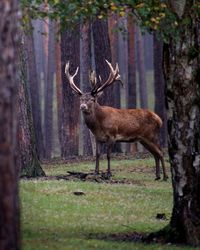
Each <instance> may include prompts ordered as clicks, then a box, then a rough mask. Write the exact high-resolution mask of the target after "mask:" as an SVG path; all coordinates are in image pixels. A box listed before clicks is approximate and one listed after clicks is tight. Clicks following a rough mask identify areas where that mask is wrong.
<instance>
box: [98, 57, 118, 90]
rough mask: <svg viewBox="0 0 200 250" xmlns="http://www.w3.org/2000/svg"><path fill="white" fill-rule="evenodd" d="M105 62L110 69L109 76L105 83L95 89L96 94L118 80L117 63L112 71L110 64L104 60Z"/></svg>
mask: <svg viewBox="0 0 200 250" xmlns="http://www.w3.org/2000/svg"><path fill="white" fill-rule="evenodd" d="M105 61H106V63H107V64H108V66H109V68H110V74H109V77H108V79H107V81H106V82H105V83H104V84H103V85H101V86H100V87H99V88H98V89H97V91H96V93H98V92H100V91H102V90H104V89H105V88H106V87H108V86H109V85H111V84H112V83H113V82H114V81H115V80H120V74H119V66H118V63H116V66H115V69H113V67H112V64H111V63H110V62H109V61H108V60H105Z"/></svg>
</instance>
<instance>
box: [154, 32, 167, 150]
mask: <svg viewBox="0 0 200 250" xmlns="http://www.w3.org/2000/svg"><path fill="white" fill-rule="evenodd" d="M153 52H154V55H153V57H154V93H155V108H154V110H155V112H156V114H158V115H159V116H160V118H161V119H162V121H163V126H162V128H161V133H160V135H161V138H160V144H161V146H162V147H166V144H167V114H166V108H165V81H164V76H163V67H162V65H163V63H162V61H163V42H162V41H161V40H158V39H157V37H156V33H154V36H153Z"/></svg>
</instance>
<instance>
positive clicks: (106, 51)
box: [92, 18, 119, 153]
mask: <svg viewBox="0 0 200 250" xmlns="http://www.w3.org/2000/svg"><path fill="white" fill-rule="evenodd" d="M92 29H93V38H94V57H95V65H96V75H97V76H99V75H100V76H101V79H102V81H103V82H105V81H106V80H107V79H108V76H109V72H110V71H109V67H108V65H107V63H106V61H105V59H107V60H108V61H109V62H111V48H110V40H109V34H108V22H107V20H100V19H98V18H97V19H96V20H95V21H94V22H93V24H92ZM114 84H119V83H118V82H116V83H114ZM99 99H100V100H99V102H100V103H101V104H103V105H106V106H112V107H113V106H114V85H111V86H109V87H108V88H107V89H105V90H104V93H103V95H102V97H100V98H99ZM102 151H103V152H104V153H105V152H106V151H107V148H106V146H105V145H103V146H102Z"/></svg>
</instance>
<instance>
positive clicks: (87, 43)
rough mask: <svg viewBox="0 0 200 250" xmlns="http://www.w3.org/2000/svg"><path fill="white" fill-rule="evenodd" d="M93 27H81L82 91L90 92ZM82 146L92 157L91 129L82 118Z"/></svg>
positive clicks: (86, 153)
mask: <svg viewBox="0 0 200 250" xmlns="http://www.w3.org/2000/svg"><path fill="white" fill-rule="evenodd" d="M91 64H92V62H91V27H90V23H89V22H88V23H85V24H84V25H82V26H81V69H80V70H81V76H82V78H81V90H82V91H83V92H89V91H90V90H91V86H90V81H89V72H90V70H91ZM81 130H82V140H83V141H82V145H83V155H92V154H93V152H92V141H91V139H92V138H91V137H92V136H93V135H92V134H90V131H89V129H88V128H87V126H86V124H85V122H84V120H83V117H81Z"/></svg>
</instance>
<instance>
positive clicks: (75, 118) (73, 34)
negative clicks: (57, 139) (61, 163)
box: [61, 27, 80, 158]
mask: <svg viewBox="0 0 200 250" xmlns="http://www.w3.org/2000/svg"><path fill="white" fill-rule="evenodd" d="M79 39H80V37H79V27H78V28H77V29H74V30H71V31H70V30H66V31H65V32H62V34H61V62H62V89H63V92H62V95H63V97H62V100H63V110H62V142H61V155H62V157H63V158H67V157H70V156H74V155H78V148H79V146H78V142H79V136H78V135H79V114H80V112H79V106H80V105H79V97H78V96H77V95H76V94H75V93H74V92H73V91H72V89H71V88H70V86H69V83H68V81H67V78H66V75H65V64H66V63H67V62H68V61H70V72H71V74H74V73H75V70H76V68H77V67H78V66H79V65H80V42H79ZM74 81H75V83H76V85H77V86H79V82H80V75H79V73H78V74H77V76H76V77H75V79H74Z"/></svg>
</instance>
